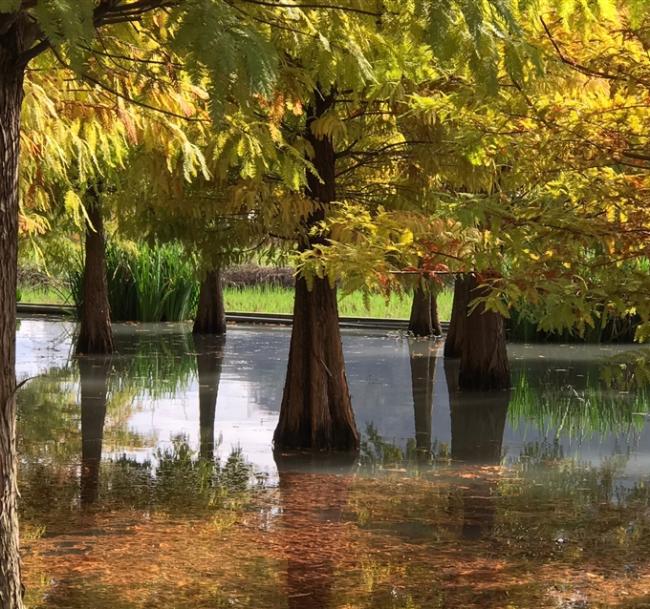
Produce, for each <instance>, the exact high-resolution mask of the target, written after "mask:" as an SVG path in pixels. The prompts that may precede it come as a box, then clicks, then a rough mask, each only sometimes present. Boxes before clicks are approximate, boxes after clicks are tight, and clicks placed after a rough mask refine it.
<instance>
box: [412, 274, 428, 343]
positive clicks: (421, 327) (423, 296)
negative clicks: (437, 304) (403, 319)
mask: <svg viewBox="0 0 650 609" xmlns="http://www.w3.org/2000/svg"><path fill="white" fill-rule="evenodd" d="M409 332H410V333H411V334H413V336H431V335H432V334H433V326H432V323H431V294H430V293H429V292H425V291H424V290H423V289H422V288H421V287H419V286H418V287H416V288H415V290H413V304H412V305H411V316H410V318H409Z"/></svg>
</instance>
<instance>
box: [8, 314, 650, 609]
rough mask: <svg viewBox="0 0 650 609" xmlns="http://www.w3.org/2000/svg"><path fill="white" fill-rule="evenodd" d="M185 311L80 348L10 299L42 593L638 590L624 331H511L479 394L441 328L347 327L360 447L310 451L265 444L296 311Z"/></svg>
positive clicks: (120, 597)
mask: <svg viewBox="0 0 650 609" xmlns="http://www.w3.org/2000/svg"><path fill="white" fill-rule="evenodd" d="M188 330H189V328H188V327H187V326H182V325H141V326H119V327H118V328H117V333H116V339H117V343H118V347H119V353H118V354H117V355H115V356H113V357H112V358H110V359H103V358H85V359H83V360H81V361H79V360H74V359H72V358H70V356H69V354H70V335H71V332H72V331H73V326H72V325H71V324H67V323H63V322H51V321H40V320H23V321H22V322H21V326H20V328H19V333H18V374H19V377H20V378H23V377H26V376H33V375H38V374H41V375H42V376H38V377H37V378H35V379H34V380H32V381H30V382H29V383H28V384H27V385H26V386H25V387H24V389H22V390H21V393H20V396H19V419H20V450H21V488H22V495H23V499H22V526H23V547H24V571H25V579H26V583H27V594H28V601H29V605H30V606H31V607H42V608H46V607H52V608H54V607H56V608H64V607H66V608H67V607H70V608H82V607H83V608H91V607H92V608H97V609H104V608H107V609H108V608H109V607H110V608H111V609H121V608H125V609H126V608H129V609H130V608H153V607H156V608H158V607H165V608H178V609H185V608H187V609H189V608H199V609H203V608H205V609H209V608H210V609H212V608H221V607H245V608H250V609H257V608H285V607H289V608H294V607H295V608H302V609H325V608H328V609H329V608H332V609H333V608H357V607H358V608H361V607H363V608H368V609H370V608H373V609H374V608H377V609H384V608H386V609H387V608H391V609H393V608H395V609H397V608H400V609H401V608H404V609H407V608H409V609H415V608H418V609H419V608H422V609H424V608H431V607H459V608H460V607H494V608H496V607H503V608H515V607H516V608H531V609H532V608H536V607H562V608H566V609H569V608H575V609H579V608H581V607H582V608H586V607H621V608H623V607H625V608H628V607H650V552H649V550H650V496H649V495H650V486H649V484H650V425H649V424H648V423H647V420H648V415H647V413H648V412H650V393H649V392H648V390H647V389H645V388H643V387H641V388H639V387H637V386H636V385H635V384H634V378H635V375H634V367H633V366H630V365H629V363H624V362H627V361H628V360H630V359H633V356H634V354H635V351H634V350H631V349H630V348H621V347H618V348H614V347H598V346H596V347H589V346H539V345H538V346H524V345H519V346H514V347H512V349H511V351H510V355H511V358H512V362H513V388H512V390H511V391H510V392H500V393H497V394H493V395H481V394H473V395H472V394H462V393H459V392H457V391H456V390H455V389H454V387H453V378H454V377H455V374H454V369H453V363H452V364H449V363H448V362H447V363H446V364H445V363H444V362H443V360H442V359H441V358H438V357H437V355H438V348H437V346H436V345H435V344H434V343H429V342H428V341H412V340H411V341H409V340H408V339H405V338H403V337H400V336H397V335H394V336H388V337H387V336H382V335H379V334H376V335H373V334H359V333H347V334H345V336H344V342H345V354H346V360H347V363H348V375H349V379H350V384H351V391H352V394H353V402H354V405H355V412H356V416H357V422H358V424H359V427H360V429H361V430H362V431H364V445H363V450H362V454H361V457H360V459H359V460H357V461H350V460H340V459H339V460H336V461H328V462H322V461H320V462H315V461H312V462H304V461H296V460H295V459H290V458H279V457H276V458H274V456H273V453H272V451H271V435H272V432H273V428H274V426H275V422H276V419H277V411H278V407H279V402H280V398H281V392H282V384H283V380H284V367H285V362H286V355H287V349H288V338H289V334H288V331H287V330H286V329H272V328H264V329H262V328H232V329H231V331H230V334H229V336H228V338H227V339H226V341H225V343H224V342H223V341H210V340H203V341H199V342H196V343H195V342H194V341H193V339H192V337H191V336H190V335H189V334H188ZM612 362H615V365H614V366H612ZM612 372H613V373H614V376H615V378H616V382H615V383H612V382H610V381H609V379H611V377H612ZM448 381H449V382H448ZM606 381H607V382H606ZM449 387H451V391H450V390H449Z"/></svg>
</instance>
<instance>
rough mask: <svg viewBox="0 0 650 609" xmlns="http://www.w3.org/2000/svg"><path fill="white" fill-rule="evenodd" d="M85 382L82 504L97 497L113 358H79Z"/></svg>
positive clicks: (82, 377)
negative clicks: (107, 395) (109, 373)
mask: <svg viewBox="0 0 650 609" xmlns="http://www.w3.org/2000/svg"><path fill="white" fill-rule="evenodd" d="M78 361H79V384H80V385H81V505H83V506H88V505H91V504H93V503H95V501H97V496H98V491H99V468H100V465H101V461H102V444H103V441H104V422H105V420H106V394H107V392H108V371H109V368H110V359H109V358H101V357H99V358H98V357H80V358H79V360H78Z"/></svg>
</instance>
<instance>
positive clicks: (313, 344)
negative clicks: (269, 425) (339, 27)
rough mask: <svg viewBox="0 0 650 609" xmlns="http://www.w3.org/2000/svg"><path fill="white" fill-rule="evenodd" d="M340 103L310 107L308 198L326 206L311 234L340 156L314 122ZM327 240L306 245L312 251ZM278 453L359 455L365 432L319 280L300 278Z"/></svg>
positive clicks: (325, 288)
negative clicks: (357, 417) (361, 435)
mask: <svg viewBox="0 0 650 609" xmlns="http://www.w3.org/2000/svg"><path fill="white" fill-rule="evenodd" d="M333 104H334V97H333V95H323V94H322V92H320V91H316V92H315V94H314V106H313V107H312V108H310V109H308V114H307V116H308V119H307V126H306V132H305V137H306V139H307V140H308V141H309V143H310V144H311V146H312V148H313V150H314V156H313V158H312V159H311V161H312V163H313V164H314V167H315V168H316V170H317V171H318V177H316V176H314V175H312V174H309V175H308V178H307V194H308V196H310V197H311V198H312V199H314V200H315V201H316V202H318V203H320V204H321V207H320V208H319V209H318V210H317V211H315V212H314V213H312V214H311V215H310V217H309V218H308V219H307V221H306V227H305V228H306V229H307V231H308V230H309V228H310V227H311V226H314V225H315V224H316V223H318V222H319V221H321V220H322V219H323V218H324V217H325V210H326V208H327V205H328V203H330V202H331V201H334V200H335V199H336V188H335V186H336V177H335V176H336V157H335V154H334V145H333V143H332V140H331V138H329V137H317V136H316V135H315V134H314V133H313V132H312V130H311V125H312V123H313V122H314V121H315V120H316V119H317V118H319V117H321V116H323V114H325V113H326V112H327V111H328V110H329V109H330V108H331V107H332V105H333ZM317 242H323V239H314V240H312V241H307V242H306V243H303V244H302V247H303V249H308V248H309V247H310V246H312V245H314V244H315V243H317ZM273 441H274V445H275V448H276V449H278V450H292V449H293V450H311V451H323V450H326V451H330V450H340V451H357V450H358V449H359V434H358V432H357V427H356V423H355V421H354V413H353V412H352V404H351V402H350V392H349V389H348V382H347V379H346V376H345V363H344V360H343V347H342V344H341V333H340V330H339V316H338V307H337V301H336V290H335V289H334V288H332V287H331V286H330V285H329V282H328V281H327V279H318V278H317V279H315V280H314V282H313V287H312V289H311V290H309V289H307V282H306V280H305V279H304V278H303V277H298V278H297V279H296V295H295V303H294V311H293V328H292V332H291V347H290V350H289V363H288V366H287V377H286V382H285V387H284V394H283V396H282V405H281V407H280V420H279V422H278V426H277V428H276V430H275V434H274V436H273Z"/></svg>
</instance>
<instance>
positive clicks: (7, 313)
mask: <svg viewBox="0 0 650 609" xmlns="http://www.w3.org/2000/svg"><path fill="white" fill-rule="evenodd" d="M21 38H22V31H21V27H20V26H19V24H13V25H11V26H10V27H8V29H7V30H5V31H2V32H0V352H1V356H2V361H1V362H0V367H1V368H0V370H1V372H0V609H19V608H20V607H22V589H21V583H20V556H19V552H18V545H19V544H18V513H17V505H16V504H17V499H18V489H17V472H16V467H17V457H16V396H15V392H16V369H15V358H16V274H17V257H18V157H19V150H20V109H21V104H22V99H23V78H24V66H22V65H20V64H19V60H18V54H19V53H20V50H21V49H20V45H21V43H22V40H21Z"/></svg>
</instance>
